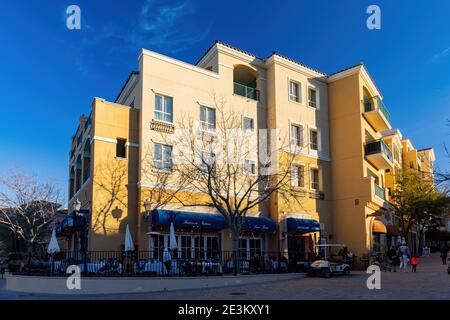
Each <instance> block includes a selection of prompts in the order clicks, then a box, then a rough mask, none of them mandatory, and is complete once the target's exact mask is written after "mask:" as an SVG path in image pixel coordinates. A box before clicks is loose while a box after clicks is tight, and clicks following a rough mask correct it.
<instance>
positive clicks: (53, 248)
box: [47, 229, 60, 273]
mask: <svg viewBox="0 0 450 320" xmlns="http://www.w3.org/2000/svg"><path fill="white" fill-rule="evenodd" d="M59 251H60V249H59V245H58V240H57V239H56V231H55V229H53V231H52V237H51V238H50V242H49V244H48V247H47V253H48V254H49V255H50V272H52V273H53V255H54V254H55V253H58V252H59Z"/></svg>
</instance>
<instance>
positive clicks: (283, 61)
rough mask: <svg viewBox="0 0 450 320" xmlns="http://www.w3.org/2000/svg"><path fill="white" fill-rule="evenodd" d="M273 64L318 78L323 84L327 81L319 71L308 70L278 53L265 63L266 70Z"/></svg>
mask: <svg viewBox="0 0 450 320" xmlns="http://www.w3.org/2000/svg"><path fill="white" fill-rule="evenodd" d="M272 64H279V65H282V66H283V67H286V68H289V69H291V70H293V71H297V72H301V73H303V74H305V75H307V76H312V77H315V78H318V80H320V81H323V82H326V81H327V80H326V75H325V74H323V73H321V72H319V71H316V70H313V69H311V68H308V67H306V66H304V65H302V64H300V63H297V62H294V61H293V60H291V59H288V58H286V57H284V56H281V55H279V54H277V53H274V54H272V55H271V56H270V57H268V58H267V59H266V62H265V66H266V68H267V67H269V66H271V65H272Z"/></svg>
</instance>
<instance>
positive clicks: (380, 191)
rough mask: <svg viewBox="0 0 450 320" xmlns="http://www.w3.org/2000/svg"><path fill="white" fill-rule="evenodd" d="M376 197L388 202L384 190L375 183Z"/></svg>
mask: <svg viewBox="0 0 450 320" xmlns="http://www.w3.org/2000/svg"><path fill="white" fill-rule="evenodd" d="M375 195H376V196H377V197H378V198H380V199H383V200H386V197H385V193H384V188H382V187H380V186H379V185H378V184H376V183H375Z"/></svg>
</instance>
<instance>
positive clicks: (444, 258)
mask: <svg viewBox="0 0 450 320" xmlns="http://www.w3.org/2000/svg"><path fill="white" fill-rule="evenodd" d="M447 256H448V248H447V246H443V247H442V248H441V259H442V264H447Z"/></svg>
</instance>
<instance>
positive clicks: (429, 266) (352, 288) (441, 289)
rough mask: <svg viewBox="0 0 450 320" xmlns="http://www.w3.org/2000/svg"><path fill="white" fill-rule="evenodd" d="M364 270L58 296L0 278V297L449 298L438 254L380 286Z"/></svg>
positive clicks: (386, 275)
mask: <svg viewBox="0 0 450 320" xmlns="http://www.w3.org/2000/svg"><path fill="white" fill-rule="evenodd" d="M368 276H369V275H368V274H366V273H365V272H361V271H355V272H352V274H351V275H350V276H336V277H332V278H330V279H324V278H309V277H305V276H302V275H299V278H298V279H291V280H285V281H277V282H270V283H264V284H259V285H258V284H256V285H249V286H245V287H244V286H233V287H227V288H215V289H201V290H200V289H199V290H180V291H171V292H159V293H135V294H120V295H118V294H117V295H116V294H114V295H96V296H92V295H89V296H88V295H84V296H79V295H77V296H57V295H37V294H27V293H15V292H9V291H7V290H5V288H4V287H5V283H4V282H5V281H4V280H0V299H89V300H92V299H95V300H98V299H117V300H122V299H154V300H158V299H161V300H170V299H176V300H184V299H191V300H208V299H218V300H222V299H226V300H243V299H246V300H259V299H268V300H270V299H286V300H317V299H345V300H352V299H353V300H360V299H369V300H371V299H433V300H435V299H439V300H443V299H445V300H450V275H448V274H447V267H446V266H444V265H442V262H441V260H440V258H439V255H438V254H433V255H432V256H431V257H423V258H421V263H420V265H419V266H418V268H417V273H411V272H408V273H401V272H396V273H393V272H392V273H390V272H382V275H381V289H380V290H369V289H367V286H366V281H367V277H368Z"/></svg>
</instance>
